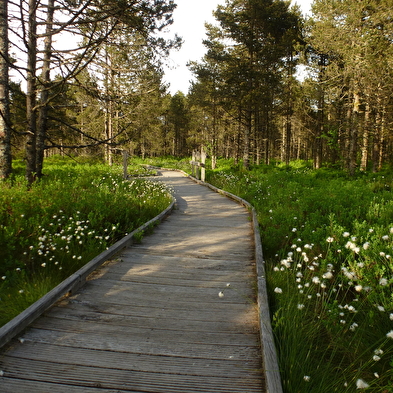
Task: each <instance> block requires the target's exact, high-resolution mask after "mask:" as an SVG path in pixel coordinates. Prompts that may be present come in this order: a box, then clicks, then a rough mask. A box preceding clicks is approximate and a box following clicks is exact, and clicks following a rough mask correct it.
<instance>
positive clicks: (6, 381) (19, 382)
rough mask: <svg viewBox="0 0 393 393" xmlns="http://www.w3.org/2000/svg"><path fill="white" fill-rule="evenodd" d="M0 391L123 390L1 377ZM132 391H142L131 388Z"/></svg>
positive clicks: (112, 392)
mask: <svg viewBox="0 0 393 393" xmlns="http://www.w3.org/2000/svg"><path fill="white" fill-rule="evenodd" d="M1 380H2V381H3V384H2V386H1V389H2V390H1V393H25V392H29V393H121V392H125V391H124V390H119V389H102V388H100V387H96V388H89V387H86V386H75V385H61V384H60V383H57V382H56V383H49V382H39V381H32V380H24V379H19V378H17V379H14V378H7V377H2V379H1ZM132 392H133V393H144V392H142V391H137V390H133V391H132Z"/></svg>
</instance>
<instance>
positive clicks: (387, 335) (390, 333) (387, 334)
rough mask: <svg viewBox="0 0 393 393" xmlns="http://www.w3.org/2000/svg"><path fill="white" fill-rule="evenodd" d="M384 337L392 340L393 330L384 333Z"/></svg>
mask: <svg viewBox="0 0 393 393" xmlns="http://www.w3.org/2000/svg"><path fill="white" fill-rule="evenodd" d="M386 337H387V338H391V339H392V340H393V330H391V331H390V332H389V333H386Z"/></svg>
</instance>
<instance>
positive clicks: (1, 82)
mask: <svg viewBox="0 0 393 393" xmlns="http://www.w3.org/2000/svg"><path fill="white" fill-rule="evenodd" d="M11 172H12V158H11V127H10V110H9V85H8V1H4V0H3V1H2V2H1V4H0V178H8V177H9V175H10V174H11Z"/></svg>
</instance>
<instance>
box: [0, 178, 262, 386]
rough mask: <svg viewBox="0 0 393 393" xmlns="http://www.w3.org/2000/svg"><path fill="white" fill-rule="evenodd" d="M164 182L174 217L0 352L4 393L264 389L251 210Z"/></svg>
mask: <svg viewBox="0 0 393 393" xmlns="http://www.w3.org/2000/svg"><path fill="white" fill-rule="evenodd" d="M162 180H163V181H165V182H166V183H168V184H170V185H171V186H173V188H174V190H175V196H176V200H177V206H176V208H175V210H174V211H173V213H172V214H171V215H170V216H169V217H168V218H167V219H166V220H164V221H163V222H162V223H161V224H160V225H159V226H158V227H157V228H155V230H154V233H153V234H152V235H149V236H146V237H144V238H143V240H142V242H141V244H136V245H133V246H132V247H130V248H126V249H124V250H122V251H121V252H120V254H118V255H117V256H116V257H115V258H113V259H112V260H111V261H108V262H107V263H105V265H103V266H102V267H101V268H100V269H99V270H98V271H96V272H95V273H94V274H92V276H91V277H90V279H89V281H88V282H87V283H86V285H85V286H83V287H82V288H81V289H80V290H79V291H78V292H77V293H76V294H73V295H72V296H70V297H68V298H64V299H63V300H61V301H60V302H58V303H57V304H56V305H55V306H54V307H52V308H51V309H50V310H49V311H47V312H46V313H45V314H44V315H43V316H42V317H40V318H38V319H37V320H36V321H34V322H33V323H32V325H31V326H30V327H29V328H28V329H27V330H26V331H24V332H23V333H22V334H21V335H20V336H19V337H18V338H15V339H14V340H12V341H11V342H10V344H8V345H6V346H5V347H4V348H3V349H2V350H1V352H0V392H2V393H25V392H28V393H45V392H48V393H74V392H75V393H114V392H140V393H142V392H154V393H160V392H163V393H172V392H182V393H192V392H209V393H214V392H222V393H230V392H241V393H247V392H250V393H251V392H258V393H263V392H266V387H265V381H264V372H263V366H262V356H261V346H260V334H259V321H258V308H257V305H256V291H257V289H256V287H257V282H256V273H255V258H254V243H253V230H252V225H251V221H250V216H249V213H248V211H247V210H246V209H245V208H244V207H243V206H241V205H239V204H237V203H236V202H234V201H232V200H230V199H228V198H226V197H224V196H222V195H220V194H218V193H215V192H212V191H211V190H209V189H208V188H207V187H204V186H201V185H198V184H196V183H194V182H193V181H192V180H190V179H188V178H186V177H184V176H183V175H181V174H180V173H177V172H166V171H163V172H162ZM220 293H221V294H220ZM222 294H223V296H222Z"/></svg>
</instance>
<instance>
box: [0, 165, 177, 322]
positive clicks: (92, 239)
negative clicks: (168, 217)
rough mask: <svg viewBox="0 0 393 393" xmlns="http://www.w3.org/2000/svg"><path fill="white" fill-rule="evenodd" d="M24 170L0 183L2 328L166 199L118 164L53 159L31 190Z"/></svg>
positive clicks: (154, 212)
mask: <svg viewBox="0 0 393 393" xmlns="http://www.w3.org/2000/svg"><path fill="white" fill-rule="evenodd" d="M22 170H23V168H22V165H21V164H19V163H16V165H15V175H14V176H13V177H12V179H10V180H8V181H5V182H4V181H3V182H2V183H0V261H1V263H0V325H2V324H4V323H6V322H7V321H8V320H10V319H11V318H12V317H14V316H16V315H17V314H18V313H20V312H21V311H23V310H24V309H25V308H26V307H28V306H29V305H30V304H32V303H33V302H34V301H35V300H37V299H39V298H40V297H41V296H42V295H44V294H45V293H46V292H48V291H49V290H50V289H52V288H53V287H54V286H55V285H57V284H58V283H59V282H61V281H62V280H63V279H64V278H66V277H68V276H69V275H70V274H71V273H73V272H74V271H76V270H77V269H78V268H79V267H81V266H83V265H84V264H85V263H87V262H88V261H89V260H90V259H92V258H93V257H95V256H96V255H98V254H99V253H100V252H102V251H103V250H105V249H106V248H107V247H109V246H110V245H111V244H113V243H114V242H115V241H117V240H118V239H120V238H121V237H123V236H124V235H125V234H126V233H129V232H131V231H133V230H134V229H136V228H137V227H139V226H140V225H141V224H143V223H145V222H147V221H148V220H150V219H151V218H153V217H154V216H156V215H157V214H159V213H160V212H161V211H162V210H164V209H165V208H166V207H167V206H168V205H169V203H170V197H169V196H168V192H167V189H166V188H165V187H164V186H163V185H162V184H160V183H156V182H149V181H146V180H143V179H139V178H137V179H134V180H131V181H124V180H123V179H122V168H121V167H118V166H114V167H109V166H106V165H103V164H93V165H92V164H89V163H85V164H83V165H80V164H77V163H76V162H74V161H71V160H64V159H60V158H55V159H52V160H50V161H48V162H47V163H46V171H45V173H46V176H45V177H44V178H43V179H42V180H40V181H37V182H36V183H35V184H33V186H32V187H31V188H30V189H27V187H26V184H25V180H24V177H23V174H22ZM131 171H132V168H131ZM138 174H140V171H138Z"/></svg>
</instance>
